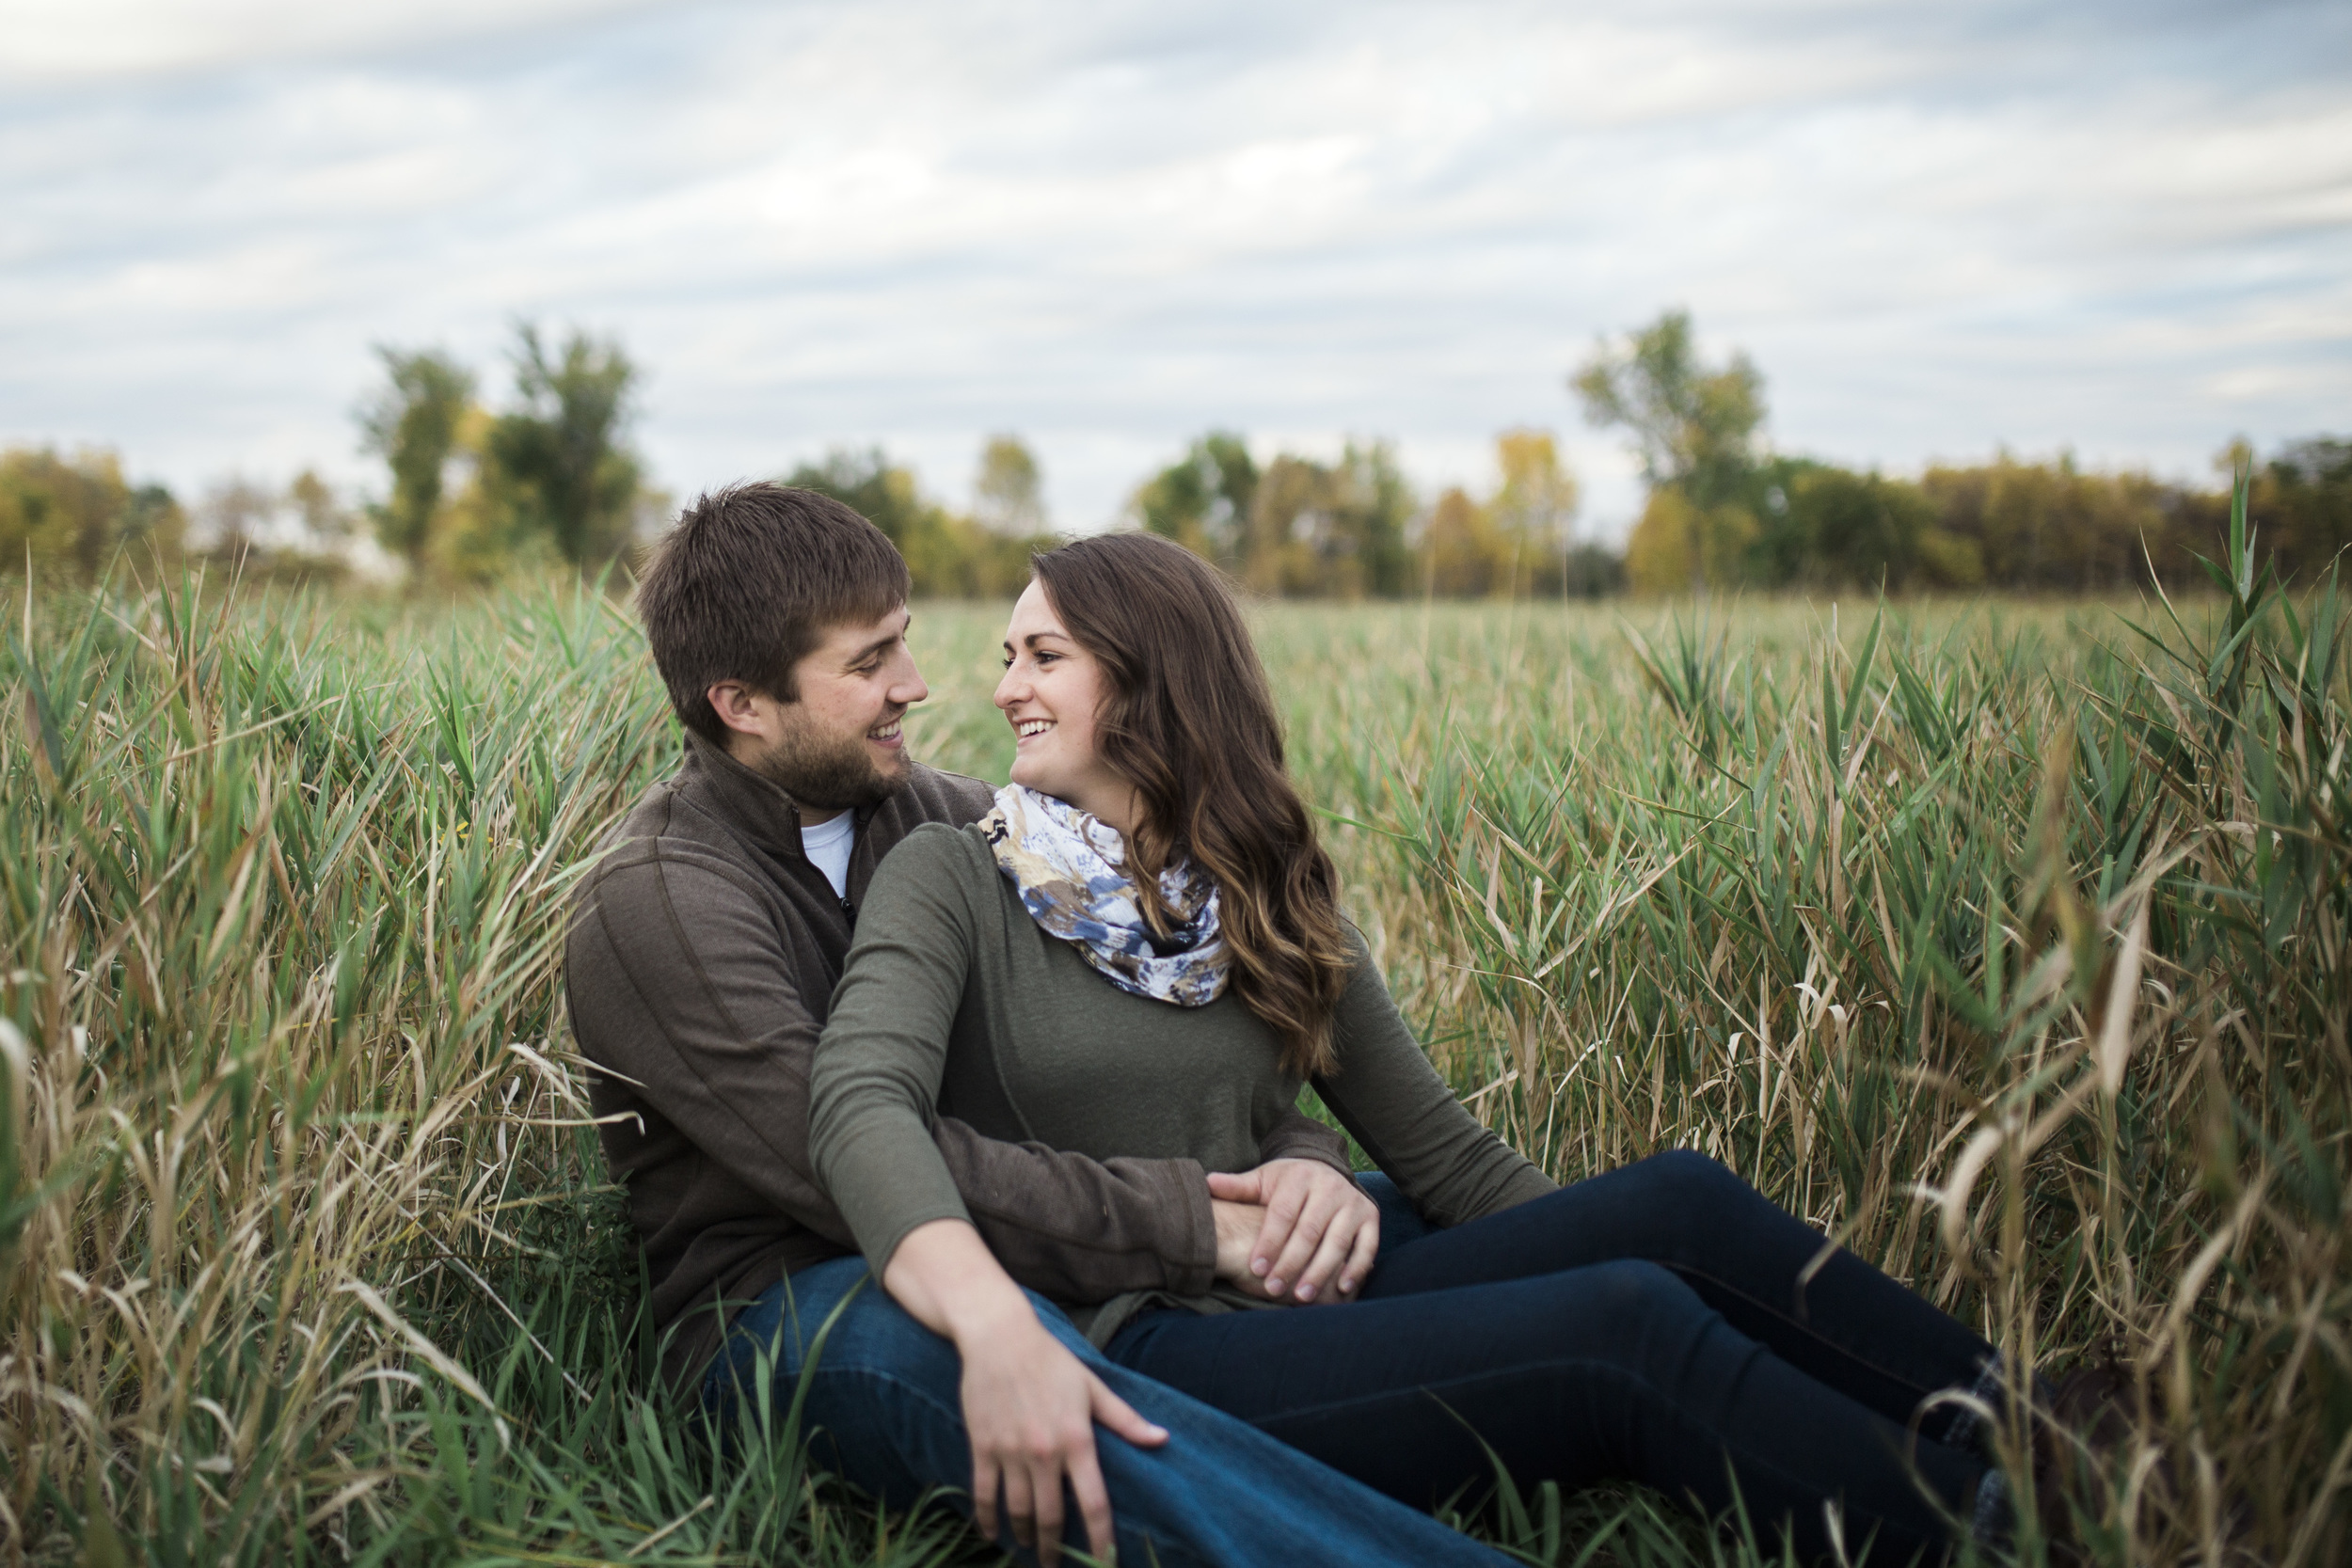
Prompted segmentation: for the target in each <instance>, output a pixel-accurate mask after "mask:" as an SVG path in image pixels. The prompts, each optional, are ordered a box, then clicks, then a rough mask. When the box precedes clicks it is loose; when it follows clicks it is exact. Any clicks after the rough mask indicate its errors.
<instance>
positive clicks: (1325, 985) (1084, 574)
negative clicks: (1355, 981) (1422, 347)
mask: <svg viewBox="0 0 2352 1568" xmlns="http://www.w3.org/2000/svg"><path fill="white" fill-rule="evenodd" d="M1030 566H1031V568H1032V569H1033V570H1034V571H1035V572H1036V573H1037V578H1038V581H1040V582H1041V583H1042V584H1044V587H1045V596H1046V598H1047V599H1048V600H1049V601H1051V603H1052V604H1053V607H1054V611H1055V613H1056V614H1057V615H1058V616H1059V617H1060V619H1061V624H1062V627H1063V629H1064V630H1066V631H1068V632H1069V633H1070V635H1071V637H1072V638H1073V639H1074V640H1075V641H1077V643H1078V645H1079V646H1081V647H1083V648H1085V649H1086V650H1087V652H1089V653H1090V654H1092V655H1093V656H1094V657H1095V658H1096V659H1097V660H1098V661H1099V662H1100V663H1101V665H1102V667H1103V672H1104V675H1105V677H1107V685H1108V687H1109V689H1108V691H1107V692H1106V693H1105V694H1104V697H1103V705H1102V708H1101V710H1100V711H1099V712H1097V713H1096V715H1095V719H1094V733H1095V737H1096V744H1097V745H1098V746H1100V747H1101V748H1102V752H1103V758H1104V761H1105V762H1107V763H1109V764H1110V766H1111V767H1112V768H1114V769H1115V770H1117V771H1118V773H1119V774H1120V777H1122V778H1124V779H1126V780H1127V781H1128V782H1129V783H1131V784H1134V785H1135V787H1136V795H1137V797H1138V800H1139V803H1140V805H1141V807H1142V809H1141V810H1140V811H1139V812H1138V813H1137V814H1136V824H1135V831H1134V832H1132V833H1130V834H1129V835H1128V862H1129V869H1130V870H1131V872H1132V873H1133V874H1134V875H1135V877H1136V881H1137V883H1138V884H1139V885H1140V887H1141V888H1142V889H1143V890H1144V891H1145V896H1144V897H1143V898H1142V899H1141V900H1140V902H1141V903H1142V905H1143V909H1144V918H1145V919H1146V920H1148V921H1149V922H1150V923H1151V924H1152V928H1153V929H1154V930H1155V931H1165V930H1166V929H1167V928H1168V919H1169V915H1168V911H1166V910H1164V909H1162V908H1161V907H1160V903H1159V897H1158V891H1157V890H1158V887H1159V878H1160V873H1161V871H1162V870H1163V869H1164V868H1166V867H1167V866H1168V865H1169V864H1170V863H1173V862H1176V861H1179V860H1183V859H1185V858H1187V857H1189V858H1190V859H1191V860H1192V861H1193V862H1194V863H1196V864H1198V865H1199V866H1200V868H1201V869H1202V870H1204V871H1206V872H1207V873H1208V874H1209V875H1210V876H1211V877H1214V878H1215V879H1216V887H1217V901H1218V910H1219V919H1220V921H1221V923H1222V925H1223V928H1224V934H1225V941H1226V942H1227V944H1228V945H1229V946H1231V947H1232V952H1233V974H1232V986H1233V990H1234V994H1235V995H1237V996H1238V997H1239V998H1240V999H1241V1002H1242V1005H1243V1006H1246V1007H1248V1009H1249V1010H1250V1012H1252V1013H1253V1014H1255V1015H1256V1016H1257V1017H1258V1018H1259V1019H1260V1020H1261V1021H1262V1022H1264V1024H1265V1025H1266V1027H1267V1028H1269V1029H1271V1030H1273V1031H1274V1034H1275V1037H1276V1038H1278V1039H1279V1040H1280V1041H1281V1042H1282V1065H1283V1067H1284V1068H1285V1069H1287V1070H1288V1071H1290V1072H1293V1073H1295V1074H1296V1075H1297V1076H1299V1077H1301V1078H1304V1077H1308V1076H1311V1075H1312V1074H1315V1073H1319V1072H1327V1071H1329V1070H1330V1069H1331V1067H1332V1064H1333V1053H1332V1049H1331V1013H1332V1010H1333V1009H1334V1008H1335V1007H1337V1006H1338V1005H1339V1000H1340V993H1341V992H1342V991H1343V990H1346V989H1347V977H1348V971H1349V968H1350V966H1351V963H1352V955H1351V954H1350V952H1349V949H1348V945H1347V939H1346V936H1345V934H1344V933H1343V931H1342V930H1341V928H1340V901H1339V874H1338V873H1337V871H1335V870H1334V869H1333V867H1332V865H1331V857H1330V856H1328V855H1327V854H1325V853H1324V852H1323V847H1322V846H1321V845H1320V844H1318V843H1317V842H1316V840H1315V827H1314V818H1313V817H1312V816H1310V815H1309V814H1308V811H1307V807H1306V803H1305V802H1304V801H1302V800H1299V798H1298V791H1297V790H1296V789H1295V788H1293V787H1292V785H1291V781H1290V774H1289V772H1288V771H1287V770H1286V769H1285V768H1284V767H1283V764H1282V727H1281V724H1280V722H1279V721H1278V720H1277V719H1276V717H1275V713H1274V698H1273V694H1272V692H1271V691H1270V689H1268V687H1267V685H1266V678H1265V667H1264V666H1263V665H1262V664H1260V663H1259V662H1258V650H1257V648H1256V646H1255V645H1254V644H1252V643H1251V641H1250V639H1249V628H1248V626H1245V625H1243V623H1242V618H1241V610H1240V607H1239V606H1238V605H1236V604H1235V603H1234V602H1233V594H1232V590H1231V589H1230V588H1228V587H1227V586H1226V583H1225V579H1224V578H1222V577H1220V576H1219V575H1218V573H1217V571H1216V567H1214V566H1211V565H1210V564H1209V563H1208V562H1205V561H1202V560H1201V559H1200V557H1199V556H1197V555H1194V554H1193V553H1192V552H1191V551H1190V550H1187V549H1185V548H1184V546H1181V545H1177V544H1173V543H1171V542H1169V541H1168V540H1166V539H1161V538H1157V537H1154V536H1153V535H1152V534H1148V533H1113V534H1102V535H1097V536H1096V537H1094V538H1090V539H1080V540H1077V541H1076V542H1074V543H1073V544H1068V545H1064V546H1061V547H1060V548H1058V549H1054V550H1048V551H1046V552H1045V553H1043V554H1041V555H1040V556H1038V557H1036V558H1035V559H1034V560H1033V561H1032V562H1030Z"/></svg>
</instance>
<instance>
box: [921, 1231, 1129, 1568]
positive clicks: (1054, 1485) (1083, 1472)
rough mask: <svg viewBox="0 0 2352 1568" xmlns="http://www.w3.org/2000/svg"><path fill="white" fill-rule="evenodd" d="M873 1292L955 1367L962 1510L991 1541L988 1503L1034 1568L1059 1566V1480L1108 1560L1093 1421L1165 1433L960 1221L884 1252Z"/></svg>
mask: <svg viewBox="0 0 2352 1568" xmlns="http://www.w3.org/2000/svg"><path fill="white" fill-rule="evenodd" d="M882 1288H883V1289H884V1290H886V1291H889V1292H890V1294H891V1295H892V1296H893V1297H895V1298H896V1299H897V1300H898V1304H899V1305H900V1306H902V1307H905V1308H906V1309H907V1311H908V1312H909V1313H911V1314H912V1315H913V1316H914V1319H915V1320H916V1321H917V1322H919V1323H922V1324H923V1325H924V1326H925V1327H927V1328H929V1329H930V1330H932V1331H933V1332H934V1333H938V1334H942V1335H945V1336H946V1338H949V1339H950V1340H953V1341H954V1343H955V1347H956V1352H957V1354H959V1355H961V1357H962V1359H963V1388H962V1396H963V1424H964V1430H965V1432H966V1433H968V1434H969V1436H970V1438H971V1443H972V1509H973V1513H975V1514H976V1515H977V1524H978V1525H979V1527H980V1531H981V1533H982V1534H984V1535H986V1536H987V1537H988V1538H989V1539H990V1540H991V1541H993V1540H995V1539H996V1530H997V1499H998V1497H1002V1498H1003V1499H1004V1518H1005V1522H1006V1523H1008V1524H1009V1525H1010V1526H1011V1527H1012V1534H1013V1539H1014V1540H1016V1541H1018V1542H1020V1543H1021V1544H1023V1545H1024V1546H1029V1547H1033V1548H1034V1549H1035V1550H1036V1552H1037V1555H1038V1560H1039V1562H1041V1564H1043V1565H1044V1568H1055V1564H1056V1563H1057V1562H1058V1561H1059V1560H1061V1536H1062V1525H1063V1516H1062V1481H1063V1480H1064V1478H1065V1477H1066V1478H1068V1480H1069V1482H1070V1489H1071V1491H1072V1492H1073V1494H1075V1495H1076V1497H1077V1500H1078V1514H1079V1517H1080V1518H1081V1519H1083V1520H1084V1521H1085V1523H1086V1536H1087V1549H1088V1550H1089V1552H1090V1553H1091V1554H1092V1555H1093V1556H1094V1557H1095V1558H1096V1559H1098V1560H1104V1561H1108V1560H1111V1559H1112V1558H1113V1557H1114V1556H1115V1555H1116V1552H1117V1546H1116V1543H1117V1541H1118V1536H1117V1535H1116V1534H1115V1533H1114V1526H1113V1524H1112V1521H1111V1503H1110V1493H1109V1490H1108V1489H1107V1488H1106V1487H1105V1486H1104V1483H1103V1469H1102V1465H1101V1464H1100V1463H1099V1462H1098V1460H1097V1458H1096V1455H1095V1451H1094V1423H1095V1422H1097V1421H1100V1422H1102V1423H1103V1424H1104V1426H1106V1427H1108V1428H1110V1430H1111V1431H1113V1432H1115V1433H1118V1434H1119V1435H1120V1436H1121V1437H1124V1438H1125V1439H1127V1441H1129V1442H1131V1443H1134V1444H1136V1445H1137V1446H1139V1447H1143V1448H1155V1447H1157V1446H1158V1445H1160V1444H1162V1443H1165V1442H1167V1441H1168V1433H1167V1432H1165V1431H1164V1430H1162V1429H1161V1428H1159V1427H1155V1426H1153V1425H1152V1423H1151V1422H1149V1421H1147V1420H1145V1419H1144V1418H1142V1417H1141V1416H1138V1415H1136V1412H1135V1409H1134V1407H1133V1406H1131V1405H1129V1404H1128V1403H1127V1402H1126V1401H1124V1400H1122V1399H1120V1397H1119V1396H1118V1395H1117V1394H1114V1393H1112V1392H1111V1391H1110V1389H1109V1388H1108V1387H1106V1386H1104V1383H1103V1380H1102V1379H1101V1378H1098V1377H1096V1376H1095V1375H1094V1374H1093V1373H1092V1372H1091V1371H1089V1370H1087V1367H1086V1365H1085V1363H1083V1362H1081V1361H1080V1360H1079V1359H1078V1358H1077V1357H1076V1356H1074V1355H1073V1354H1071V1353H1070V1351H1069V1350H1068V1349H1067V1348H1066V1347H1065V1346H1064V1345H1063V1344H1062V1342H1061V1341H1060V1340H1058V1339H1057V1338H1054V1337H1053V1335H1051V1334H1049V1333H1047V1332H1046V1330H1045V1325H1044V1324H1042V1323H1039V1322H1038V1321H1037V1310H1036V1308H1034V1307H1031V1306H1030V1305H1029V1298H1028V1297H1027V1296H1025V1295H1024V1294H1022V1292H1021V1289H1020V1287H1019V1286H1017V1285H1015V1284H1014V1283H1013V1282H1012V1280H1011V1278H1010V1276H1009V1275H1007V1274H1006V1273H1005V1271H1004V1268H1003V1266H1002V1265H1000V1264H999V1263H998V1262H997V1261H996V1259H995V1257H994V1255H993V1254H992V1253H991V1252H990V1251H989V1250H988V1246H987V1243H984V1242H982V1241H981V1240H980V1237H979V1232H977V1230H974V1229H973V1228H972V1227H971V1226H969V1225H967V1224H965V1223H964V1222H963V1221H961V1220H933V1221H931V1222H930V1224H929V1225H923V1226H917V1227H915V1228H914V1229H913V1230H911V1231H909V1232H908V1233H907V1236H906V1239H905V1240H903V1241H901V1242H900V1243H898V1250H897V1251H896V1252H894V1253H893V1254H892V1255H891V1258H890V1266H889V1267H888V1268H887V1269H885V1270H884V1271H883V1272H882Z"/></svg>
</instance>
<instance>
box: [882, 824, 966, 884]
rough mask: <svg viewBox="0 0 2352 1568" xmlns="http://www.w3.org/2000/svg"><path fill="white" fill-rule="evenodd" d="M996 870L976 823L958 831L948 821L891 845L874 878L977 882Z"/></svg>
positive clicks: (911, 832)
mask: <svg viewBox="0 0 2352 1568" xmlns="http://www.w3.org/2000/svg"><path fill="white" fill-rule="evenodd" d="M995 869H996V861H995V857H994V856H993V853H992V852H991V851H990V849H989V847H988V841H987V840H986V839H985V838H982V837H981V836H980V830H979V827H978V825H977V823H966V824H965V825H964V826H962V827H961V828H959V827H956V826H954V825H952V824H950V823H946V822H923V823H918V824H917V825H916V826H914V828H912V829H910V830H908V832H907V836H906V837H904V838H902V839H900V840H899V841H898V843H897V844H895V845H893V846H891V848H890V852H889V853H888V854H886V855H884V856H883V857H882V864H881V865H879V866H877V867H875V870H874V879H875V880H876V881H877V882H880V881H881V880H882V879H883V878H884V877H888V878H889V879H892V880H893V881H904V880H907V879H917V880H930V881H936V880H937V879H940V878H942V877H951V878H956V879H965V878H969V879H972V880H973V881H975V882H976V883H977V882H978V881H980V880H983V879H987V878H990V877H993V875H994V873H995Z"/></svg>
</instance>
